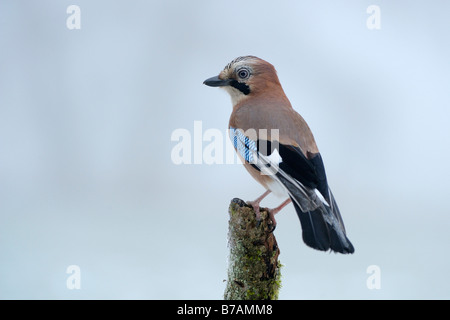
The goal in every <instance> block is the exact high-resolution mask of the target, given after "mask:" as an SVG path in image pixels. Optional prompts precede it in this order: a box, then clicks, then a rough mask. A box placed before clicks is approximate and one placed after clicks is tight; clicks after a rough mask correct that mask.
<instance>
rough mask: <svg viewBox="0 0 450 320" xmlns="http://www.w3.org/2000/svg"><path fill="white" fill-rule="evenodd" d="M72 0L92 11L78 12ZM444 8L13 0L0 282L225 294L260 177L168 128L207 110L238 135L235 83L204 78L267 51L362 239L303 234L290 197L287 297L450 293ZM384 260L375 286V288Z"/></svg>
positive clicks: (2, 28)
mask: <svg viewBox="0 0 450 320" xmlns="http://www.w3.org/2000/svg"><path fill="white" fill-rule="evenodd" d="M72 4H75V5H78V6H79V8H80V10H81V12H80V18H81V20H80V21H81V24H80V26H81V29H73V30H71V29H69V28H68V27H67V25H66V20H67V19H68V18H69V17H70V14H68V13H66V10H67V8H68V6H69V5H72ZM370 5H378V6H379V8H380V19H381V20H380V26H381V29H379V30H377V29H375V30H370V29H369V28H368V27H367V25H366V22H367V20H368V19H370V17H371V14H370V13H367V11H366V10H367V8H368V7H369V6H370ZM449 12H450V3H449V2H448V1H435V2H434V3H433V6H430V5H429V3H427V2H426V1H415V2H414V3H411V2H410V1H405V0H401V1H395V2H393V1H382V0H378V1H349V0H346V1H339V2H336V1H332V0H326V1H302V2H301V3H300V1H281V2H280V1H278V2H274V1H245V2H243V1H237V0H228V1H222V2H219V1H214V2H213V1H206V0H196V1H181V0H177V1H175V0H172V1H170V0H169V1H162V0H160V1H143V0H142V1H123V0H120V1H103V0H98V1H85V0H76V1H55V0H52V1H50V0H40V1H21V0H2V1H1V2H0V298H1V299H222V297H223V292H224V289H225V282H224V279H226V277H227V275H226V272H227V256H228V248H227V232H228V212H227V210H228V205H229V202H230V200H231V199H232V198H234V197H239V198H242V199H244V200H253V199H255V198H256V197H257V196H259V195H260V194H261V193H262V192H263V191H264V190H263V188H262V187H261V186H260V185H259V184H257V183H256V182H255V181H254V180H253V179H252V178H251V177H250V176H249V175H248V174H247V172H246V171H245V169H244V168H243V167H242V166H241V165H237V164H236V165H224V164H222V165H220V164H213V165H207V164H197V165H194V164H191V165H188V164H181V165H176V164H174V163H173V161H172V159H171V152H172V149H173V148H174V146H175V145H176V144H177V142H176V141H175V142H174V141H171V135H172V133H173V132H174V130H176V129H180V128H184V129H186V130H189V131H190V132H191V133H193V127H194V121H201V122H202V129H203V132H204V131H206V130H207V129H218V130H221V131H222V132H224V139H225V138H226V137H225V130H226V128H227V125H228V119H229V116H230V113H231V103H230V99H229V97H228V95H227V94H226V92H224V91H223V90H219V89H214V88H209V87H206V86H204V85H202V82H203V80H205V79H206V78H208V77H211V76H214V75H217V74H218V73H219V72H220V70H221V69H222V68H223V67H224V66H225V65H226V64H227V63H228V62H229V61H231V60H232V59H234V58H236V57H237V56H242V55H256V56H258V57H260V58H263V59H265V60H267V61H269V62H271V63H272V64H273V65H274V66H275V67H276V69H277V70H278V75H279V78H280V81H281V83H282V85H283V87H284V90H285V91H286V94H287V95H288V97H289V98H290V100H291V103H292V105H293V106H294V108H295V109H296V110H297V111H298V112H299V113H300V114H301V115H302V116H303V117H304V118H305V119H306V120H307V122H308V123H309V125H310V127H311V129H312V130H313V132H314V134H315V137H316V141H317V143H318V146H319V148H320V151H321V153H322V157H323V159H324V162H325V166H326V169H327V174H328V180H329V184H330V186H331V188H332V190H333V193H334V195H335V197H336V199H337V202H338V204H339V206H340V209H341V213H342V215H343V218H344V221H345V224H346V228H347V234H348V236H349V238H350V239H351V241H352V242H353V244H354V246H355V248H356V252H355V254H354V255H351V256H344V255H337V254H330V253H323V252H319V251H315V250H313V249H310V248H308V247H307V246H306V245H304V244H303V242H302V240H301V229H300V223H299V221H298V218H297V216H296V214H295V211H294V208H293V206H292V205H290V206H288V207H287V208H286V209H285V210H283V211H282V212H281V213H280V214H279V215H278V216H277V222H278V226H277V229H276V231H275V235H276V237H277V240H278V244H279V247H280V249H281V255H280V261H281V263H282V264H283V265H284V267H283V269H282V276H283V278H282V284H283V287H282V289H281V291H280V299H449V298H450V290H449V288H448V285H449V282H450V281H449V280H450V276H449V273H448V270H449V269H450V258H449V244H450V233H449V231H448V230H449V228H450V204H449V202H448V199H449V190H448V187H447V182H446V179H447V177H448V176H449V174H450V169H449V165H448V164H449V162H450V152H449V141H450V129H449V125H448V123H449V120H448V119H449V116H450V112H449V107H450V90H449V88H450V87H449V84H450V81H449V80H450V79H449V74H450V63H449V57H450V32H449V29H450V20H449V19H448V14H449ZM282 200H283V199H278V198H276V197H274V196H269V197H268V198H267V199H266V200H264V202H263V206H268V207H273V206H276V205H278V204H279V203H281V201H282ZM70 265H76V266H79V268H80V271H81V277H80V280H81V289H79V290H77V289H73V290H70V289H68V287H67V285H66V281H67V279H68V277H69V276H70V275H69V274H67V273H66V270H67V268H68V267H69V266H70ZM373 265H375V266H378V267H379V270H380V272H381V274H380V275H381V277H380V288H379V289H369V287H368V286H367V281H368V279H370V277H371V274H370V273H368V272H367V269H368V268H369V267H370V266H373Z"/></svg>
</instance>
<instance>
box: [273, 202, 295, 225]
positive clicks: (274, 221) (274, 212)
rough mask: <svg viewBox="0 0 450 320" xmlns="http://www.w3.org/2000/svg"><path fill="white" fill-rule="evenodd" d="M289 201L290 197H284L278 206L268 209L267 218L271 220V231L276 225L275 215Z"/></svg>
mask: <svg viewBox="0 0 450 320" xmlns="http://www.w3.org/2000/svg"><path fill="white" fill-rule="evenodd" d="M291 202H292V200H291V198H288V199H286V201H284V202H283V203H282V204H280V205H279V206H278V207H276V208H273V209H269V218H270V220H272V232H273V231H274V230H275V227H276V226H277V221H276V220H275V215H276V214H277V213H278V212H280V211H281V209H283V208H284V207H286V206H287V205H288V204H289V203H291Z"/></svg>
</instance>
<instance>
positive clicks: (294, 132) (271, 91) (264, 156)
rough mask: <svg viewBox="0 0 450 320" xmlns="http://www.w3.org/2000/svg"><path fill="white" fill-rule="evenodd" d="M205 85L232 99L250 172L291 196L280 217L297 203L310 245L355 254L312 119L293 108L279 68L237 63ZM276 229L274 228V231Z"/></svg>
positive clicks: (249, 59)
mask: <svg viewBox="0 0 450 320" xmlns="http://www.w3.org/2000/svg"><path fill="white" fill-rule="evenodd" d="M204 84H205V85H207V86H210V87H222V88H224V89H225V90H226V91H228V93H229V94H230V96H231V102H232V104H233V112H232V113H231V117H230V121H229V133H230V138H231V140H232V142H233V144H234V148H235V150H236V152H237V154H238V156H239V158H240V159H241V160H242V162H243V163H244V166H245V168H246V169H247V171H248V172H249V173H250V174H251V176H252V177H253V178H254V179H256V180H257V181H258V182H259V183H260V184H261V185H263V186H264V188H266V189H267V191H266V192H264V194H262V195H261V196H260V197H259V198H257V199H256V200H255V201H251V202H249V204H251V205H252V206H253V208H254V209H255V213H256V216H257V219H260V211H259V204H260V202H261V200H263V199H264V198H265V197H266V196H267V195H268V194H269V193H270V192H273V193H274V194H275V195H278V196H284V197H286V198H287V200H286V201H284V202H283V203H282V204H281V205H280V206H279V207H277V208H274V209H270V210H269V216H270V218H271V219H272V221H273V226H274V227H275V225H276V221H275V217H274V215H275V214H276V213H278V212H279V211H280V210H281V209H282V208H283V207H285V206H286V205H288V204H289V203H291V202H292V203H293V204H294V207H295V210H296V212H297V215H298V217H299V219H300V224H301V227H302V236H303V241H304V242H305V243H306V245H308V246H310V247H312V248H314V249H317V250H322V251H328V250H331V251H334V252H340V253H353V252H354V248H353V245H352V244H351V242H350V240H349V239H348V238H347V236H346V231H345V227H344V223H343V221H342V217H341V214H340V212H339V208H338V206H337V204H336V201H335V199H334V197H333V194H332V193H331V190H330V188H329V187H328V183H327V178H326V175H325V168H324V165H323V162H322V157H321V155H320V153H319V150H318V148H317V145H316V142H315V140H314V137H313V134H312V132H311V130H310V128H309V127H308V125H307V123H306V121H305V120H304V119H303V118H302V116H300V115H299V114H298V113H297V112H296V111H295V110H294V109H293V108H292V106H291V103H290V102H289V100H288V98H287V97H286V94H285V93H284V91H283V88H282V87H281V84H280V81H279V80H278V76H277V73H276V70H275V68H274V67H273V65H271V64H270V63H268V62H267V61H264V60H262V59H260V58H257V57H254V56H243V57H239V58H236V59H234V60H233V61H231V62H230V63H229V64H227V65H226V66H225V68H224V69H223V70H222V71H221V72H220V74H219V75H218V76H216V77H212V78H209V79H207V80H205V81H204ZM274 227H273V228H274Z"/></svg>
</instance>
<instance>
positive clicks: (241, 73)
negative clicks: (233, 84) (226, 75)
mask: <svg viewBox="0 0 450 320" xmlns="http://www.w3.org/2000/svg"><path fill="white" fill-rule="evenodd" d="M237 74H238V77H239V78H241V79H247V78H248V77H249V75H250V72H249V71H248V70H247V69H240V70H238V72H237Z"/></svg>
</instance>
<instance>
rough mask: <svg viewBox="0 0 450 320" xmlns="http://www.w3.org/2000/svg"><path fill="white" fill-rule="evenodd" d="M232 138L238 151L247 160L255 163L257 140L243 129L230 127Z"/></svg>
mask: <svg viewBox="0 0 450 320" xmlns="http://www.w3.org/2000/svg"><path fill="white" fill-rule="evenodd" d="M230 139H231V141H233V145H234V147H235V148H236V150H237V152H238V153H239V154H240V155H241V157H242V158H244V159H245V161H247V162H249V163H253V161H254V158H253V153H255V152H257V146H256V142H255V141H253V140H251V139H250V138H249V137H247V136H246V135H244V133H243V132H242V130H240V129H236V128H232V127H230Z"/></svg>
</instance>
